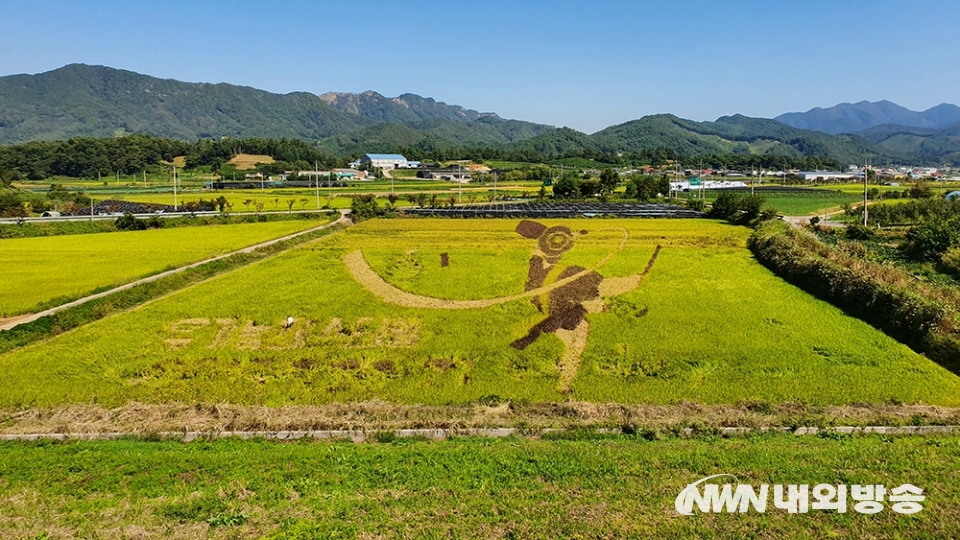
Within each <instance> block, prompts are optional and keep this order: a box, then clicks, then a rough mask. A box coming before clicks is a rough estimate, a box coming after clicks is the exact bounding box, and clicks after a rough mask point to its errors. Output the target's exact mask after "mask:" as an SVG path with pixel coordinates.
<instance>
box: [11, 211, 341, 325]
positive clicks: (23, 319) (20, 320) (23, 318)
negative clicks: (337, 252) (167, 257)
mask: <svg viewBox="0 0 960 540" xmlns="http://www.w3.org/2000/svg"><path fill="white" fill-rule="evenodd" d="M347 213H349V210H341V211H340V219H338V220H337V221H334V222H332V223H324V224H323V225H320V226H317V227H312V228H309V229H306V230H303V231H300V232H296V233H293V234H288V235H287V236H283V237H280V238H274V239H273V240H268V241H266V242H263V243H260V244H257V245H254V246H249V247H245V248H243V249H238V250H237V251H231V252H230V253H225V254H223V255H217V256H216V257H211V258H209V259H205V260H202V261H199V262H195V263H191V264H188V265H186V266H181V267H180V268H174V269H173V270H167V271H166V272H161V273H159V274H155V275H152V276H150V277H145V278H143V279H138V280H136V281H132V282H130V283H127V284H126V285H121V286H119V287H114V288H113V289H110V290H108V291H103V292H100V293H97V294H91V295H90V296H84V297H83V298H80V299H78V300H74V301H73V302H69V303H66V304H62V305H59V306H56V307H53V308H50V309H47V310H44V311H41V312H39V313H31V314H27V315H17V316H15V317H10V318H7V319H0V331H3V330H10V329H12V328H15V327H17V326H19V325H21V324H26V323H29V322H33V321H35V320H37V319H39V318H40V317H46V316H47V315H53V314H55V313H59V312H61V311H63V310H65V309H70V308H72V307H74V306H79V305H81V304H85V303H87V302H89V301H91V300H96V299H97V298H103V297H104V296H107V295H110V294H113V293H115V292H120V291H125V290H127V289H130V288H133V287H136V286H137V285H141V284H143V283H150V282H151V281H156V280H158V279H161V278H165V277H167V276H171V275H173V274H177V273H179V272H183V271H185V270H189V269H190V268H195V267H197V266H200V265H203V264H206V263H208V262H211V261H216V260H219V259H225V258H227V257H230V256H233V255H236V254H238V253H250V252H253V251H255V250H257V249H260V248H262V247H266V246H271V245H273V244H276V243H277V242H283V241H284V240H289V239H291V238H296V237H298V236H302V235H304V234H307V233H311V232H313V231H319V230H322V229H326V228H328V227H333V226H334V225H345V226H346V225H350V224H351V223H352V222H351V221H350V220H349V219H348V218H347ZM87 219H89V217H88V218H87Z"/></svg>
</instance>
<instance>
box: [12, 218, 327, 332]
mask: <svg viewBox="0 0 960 540" xmlns="http://www.w3.org/2000/svg"><path fill="white" fill-rule="evenodd" d="M318 224H319V223H317V222H316V221H312V220H295V221H278V222H269V223H250V224H238V225H211V226H206V227H183V228H174V229H151V230H146V231H134V232H112V233H96V234H82V235H64V236H51V237H41V238H16V239H5V240H0V259H2V260H3V261H4V264H2V265H0V283H3V284H4V285H3V287H0V315H11V314H16V313H23V312H30V311H33V309H34V308H36V307H37V306H38V305H40V304H46V305H55V304H59V303H62V302H60V301H59V300H62V299H64V298H76V297H79V296H82V295H85V294H87V293H90V292H92V291H94V290H97V289H103V288H109V287H111V286H115V285H120V284H123V283H126V282H129V281H133V280H135V279H137V278H140V277H144V276H147V275H150V274H155V273H157V272H160V271H162V270H165V269H169V268H174V267H177V266H182V265H184V264H187V263H191V262H195V261H199V260H203V259H206V258H208V257H212V256H215V255H219V254H223V253H227V252H230V251H234V250H236V249H240V248H243V247H246V246H250V245H254V244H257V243H259V242H263V241H266V240H269V239H271V238H278V237H281V236H284V235H287V234H290V233H294V232H296V231H299V230H303V229H307V228H310V227H315V226H317V225H318Z"/></svg>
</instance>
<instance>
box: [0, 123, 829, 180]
mask: <svg viewBox="0 0 960 540" xmlns="http://www.w3.org/2000/svg"><path fill="white" fill-rule="evenodd" d="M394 151H397V152H400V153H402V154H404V155H405V156H407V158H409V159H413V160H420V161H449V160H454V159H471V160H474V161H477V162H483V161H488V160H502V161H516V162H522V163H531V164H539V163H544V162H564V161H565V160H566V161H568V162H577V163H593V164H598V165H599V164H607V165H609V166H611V167H612V166H617V167H621V168H624V167H633V166H641V165H651V166H655V167H658V166H662V165H666V164H673V163H679V164H680V165H681V166H682V167H685V168H690V167H697V166H699V165H701V164H702V165H703V166H704V167H710V168H715V169H723V168H728V169H736V170H750V169H756V168H764V169H768V170H779V169H804V170H815V169H838V168H840V166H841V164H840V163H839V162H838V161H836V160H833V159H830V158H823V157H818V156H811V157H806V158H792V157H788V156H774V155H755V154H751V155H736V154H728V155H709V156H697V157H689V156H682V155H680V154H678V153H677V152H676V151H674V150H672V149H670V148H668V147H659V148H655V149H650V150H642V151H639V152H631V153H627V154H622V155H621V154H614V153H610V152H605V151H599V150H591V149H589V148H583V147H582V146H578V145H576V144H568V145H565V146H564V145H558V146H557V147H552V146H548V147H543V148H541V147H537V146H530V147H522V146H521V147H500V148H484V147H474V148H471V147H449V148H443V147H437V146H433V145H431V146H430V147H427V148H421V147H417V146H414V147H404V148H396V149H394ZM238 153H248V154H259V155H267V156H270V157H272V158H273V159H274V160H276V163H274V164H262V165H260V166H259V169H261V172H264V173H265V174H275V173H277V172H282V171H284V170H310V169H313V168H314V167H319V168H321V169H329V168H331V167H336V166H343V165H344V164H345V163H346V162H347V160H348V159H349V158H347V157H337V156H334V155H332V154H331V153H330V151H328V150H325V149H323V148H321V147H319V146H317V145H314V144H311V143H308V142H305V141H302V140H297V139H260V138H251V139H223V140H217V141H214V140H208V139H201V140H198V141H196V142H193V143H187V142H183V141H177V140H172V139H164V138H159V137H151V136H149V135H129V136H126V137H117V138H109V139H94V138H86V137H77V138H72V139H69V140H65V141H48V142H30V143H26V144H19V145H12V146H3V147H0V181H3V182H6V183H9V182H11V181H14V180H20V179H30V180H42V179H44V178H47V177H50V176H54V175H62V176H70V177H78V178H82V177H85V178H96V177H97V175H98V174H99V175H111V174H114V173H116V172H118V171H119V172H120V173H122V174H125V175H130V174H135V173H138V172H140V171H144V170H147V171H150V170H153V168H158V167H161V166H162V164H161V163H162V162H170V161H172V160H173V158H174V157H177V156H186V166H187V168H196V167H205V166H206V167H209V168H210V170H211V171H212V172H222V173H227V174H229V173H230V172H232V171H231V169H230V167H229V166H228V165H227V162H228V161H229V160H230V159H231V158H232V157H233V156H234V155H236V154H238ZM356 157H359V156H357V155H353V156H350V158H356ZM524 174H526V175H527V178H526V179H530V175H533V176H536V177H537V178H546V177H547V175H548V174H549V170H547V169H546V168H545V167H541V168H531V169H529V170H528V171H526V172H525V173H524ZM586 187H587V188H590V186H586Z"/></svg>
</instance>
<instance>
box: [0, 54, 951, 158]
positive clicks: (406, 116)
mask: <svg viewBox="0 0 960 540" xmlns="http://www.w3.org/2000/svg"><path fill="white" fill-rule="evenodd" d="M881 103H884V102H881ZM887 103H888V102H887ZM888 105H889V106H888ZM888 105H881V106H880V107H879V108H880V109H883V110H886V111H888V113H889V114H888V116H891V115H893V112H896V111H897V110H898V109H897V107H898V106H896V105H893V104H889V103H888ZM891 106H892V107H891ZM834 109H835V108H834ZM900 109H902V108H900ZM954 109H957V108H956V107H954V106H946V105H944V106H940V107H939V108H936V107H935V108H934V109H931V110H930V111H933V112H930V111H927V112H925V113H924V114H927V121H929V122H941V121H944V119H946V118H950V117H951V115H953V114H954V113H955V112H957V113H958V114H957V116H958V120H960V110H958V111H954ZM903 110H906V109H903ZM822 111H828V109H823V110H822ZM890 111H893V112H890ZM907 112H910V111H907ZM798 114H799V113H798ZM898 118H899V117H898ZM133 133H143V134H148V135H154V136H159V137H167V138H172V139H179V140H184V141H194V140H197V139H201V138H209V139H219V138H222V137H234V138H291V139H300V140H304V141H309V142H310V143H314V144H319V145H320V147H321V148H323V149H325V150H326V151H328V152H330V153H332V154H333V155H337V156H342V157H346V156H351V155H352V156H356V155H359V154H362V153H366V152H393V151H398V150H405V151H406V150H409V151H411V152H413V153H414V154H418V155H433V154H435V153H437V152H448V151H449V152H453V153H454V154H456V153H458V152H459V153H462V152H461V151H460V150H458V149H464V148H472V149H498V150H504V151H516V152H519V153H520V154H522V155H525V156H530V158H531V159H533V158H534V157H536V156H540V157H544V156H552V157H558V158H559V157H563V156H579V157H588V158H600V157H602V158H603V159H612V160H616V159H617V155H618V154H620V155H622V154H626V153H631V152H649V151H658V152H659V151H660V150H663V149H669V150H671V151H673V152H676V153H679V154H681V155H687V156H697V155H709V154H754V155H766V156H785V157H822V158H831V159H835V160H838V161H840V162H844V163H860V162H862V161H863V159H864V158H865V156H885V157H886V158H889V159H893V160H897V161H902V162H905V161H910V160H913V159H921V156H922V159H925V160H937V159H939V157H940V156H944V155H946V156H951V159H953V156H956V158H957V159H958V160H960V148H958V149H955V148H954V146H953V145H954V142H953V141H954V139H953V138H950V137H952V136H950V135H939V134H928V133H912V134H908V135H909V137H914V138H913V139H910V140H909V141H907V142H903V139H904V138H905V137H906V135H903V134H897V136H896V137H892V138H891V137H886V138H883V137H880V135H879V134H875V135H876V136H875V137H874V138H871V139H869V140H868V139H866V138H863V137H859V136H856V135H846V134H841V135H828V134H825V133H822V132H819V131H811V130H806V129H800V128H796V127H791V126H790V125H787V124H785V123H782V122H779V121H776V120H770V119H764V118H749V117H746V116H742V115H733V116H724V117H721V118H718V119H717V120H716V121H715V122H694V121H691V120H685V119H683V118H678V117H676V116H674V115H670V114H659V115H651V116H645V117H643V118H640V119H637V120H632V121H629V122H625V123H623V124H619V125H616V126H611V127H608V128H606V129H604V130H601V131H599V132H597V133H594V134H592V135H587V134H585V133H581V132H579V131H576V130H573V129H569V128H559V129H558V128H553V127H551V126H546V125H542V124H535V123H531V122H525V121H522V120H506V119H503V118H501V117H499V116H498V115H496V114H495V113H489V112H488V113H484V112H479V111H476V110H473V109H468V108H465V107H462V106H459V105H448V104H446V103H443V102H440V101H436V100H434V99H432V98H424V97H421V96H418V95H416V94H402V95H400V96H397V97H393V98H390V97H385V96H383V95H381V94H379V93H377V92H374V91H367V92H363V93H360V94H351V93H341V92H327V93H325V94H323V95H319V96H318V95H315V94H312V93H308V92H293V93H290V94H282V95H281V94H274V93H270V92H266V91H263V90H258V89H255V88H250V87H245V86H236V85H231V84H226V83H220V84H209V83H186V82H181V81H176V80H172V79H159V78H156V77H150V76H147V75H141V74H138V73H135V72H132V71H126V70H120V69H114V68H109V67H104V66H88V65H84V64H71V65H68V66H64V67H62V68H60V69H56V70H53V71H49V72H46V73H40V74H37V75H11V76H6V77H0V144H11V143H19V142H26V141H34V140H57V139H67V138H70V137H77V136H86V137H115V136H123V135H128V134H133ZM916 137H926V138H927V139H929V140H926V142H925V144H922V143H924V141H919V142H918V140H917V139H916ZM936 137H947V138H946V139H943V140H940V139H935V138H936ZM957 144H958V145H960V143H957Z"/></svg>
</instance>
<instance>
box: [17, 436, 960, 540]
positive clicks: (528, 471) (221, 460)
mask: <svg viewBox="0 0 960 540" xmlns="http://www.w3.org/2000/svg"><path fill="white" fill-rule="evenodd" d="M0 455H2V456H3V459H2V460H0V478H2V479H3V481H2V482H0V536H2V537H5V538H94V537H95V538H131V537H136V538H276V539H279V538H285V539H307V538H385V539H386V538H411V539H414V538H415V539H420V538H533V539H554V538H584V539H587V538H593V539H622V538H658V539H659V538H663V539H668V538H669V539H688V538H690V539H703V538H760V539H766V538H771V539H772V538H791V539H792V538H803V539H813V538H817V539H819V538H929V539H934V538H954V537H956V531H957V530H960V511H958V509H960V472H958V471H960V438H958V437H957V436H947V435H938V436H933V437H890V436H879V435H873V436H861V437H843V436H841V437H835V438H821V437H796V436H794V435H776V436H756V437H750V438H732V439H722V438H716V437H712V438H697V439H674V438H668V439H666V440H659V441H647V440H645V439H644V438H643V437H640V436H623V435H621V436H606V437H600V436H592V437H591V436H587V435H581V436H580V437H579V438H573V439H560V438H552V439H545V440H529V439H527V440H524V439H518V438H508V439H502V440H491V439H482V438H469V439H454V440H449V441H439V442H437V441H422V440H421V441H417V440H401V439H397V440H395V441H394V442H391V443H371V444H350V443H349V442H318V443H312V444H283V443H276V442H263V441H238V440H221V441H216V442H205V441H197V442H193V443H189V444H184V443H180V442H144V441H136V440H118V441H103V442H72V443H50V442H49V441H41V442H32V443H15V442H0ZM715 474H727V475H731V476H732V478H731V477H727V478H719V479H715V480H712V481H711V482H709V483H714V482H715V483H718V484H725V483H732V484H734V485H736V484H737V483H743V484H747V485H751V486H753V487H754V489H757V490H758V491H759V489H760V485H762V484H772V485H776V484H781V485H789V484H794V485H796V484H806V485H809V486H810V490H811V491H813V488H814V486H815V485H818V484H821V483H823V484H833V485H834V486H836V485H839V484H843V485H846V486H847V487H848V490H849V489H850V488H849V486H851V485H854V484H859V485H878V484H879V485H883V486H885V487H886V489H887V492H888V497H889V492H890V490H892V489H893V488H896V487H898V486H901V485H903V484H912V485H914V486H916V487H919V488H920V489H923V495H924V496H925V499H924V501H923V502H922V510H921V511H920V512H919V513H917V514H914V515H903V514H898V513H897V512H895V511H894V510H893V509H892V505H893V504H894V502H892V501H890V500H889V499H888V498H887V499H886V500H884V501H883V502H882V507H883V509H882V511H881V512H880V513H878V514H874V515H865V514H861V513H859V512H857V511H856V510H855V509H854V504H855V503H856V502H857V501H854V500H853V499H852V498H850V496H849V495H847V496H845V498H846V500H847V501H848V502H847V508H846V512H844V513H840V512H837V511H836V510H822V509H816V508H810V509H809V511H808V512H807V513H800V514H796V513H794V514H790V513H788V512H787V511H786V510H785V509H781V508H776V507H775V506H774V503H773V500H774V494H773V491H774V490H773V488H769V491H770V493H769V495H768V498H767V499H766V501H767V506H766V511H765V512H763V513H760V512H757V511H756V509H755V508H751V509H750V511H749V512H746V513H742V514H736V513H722V514H712V513H709V512H701V511H700V510H699V509H696V508H695V509H694V512H695V514H696V515H692V516H683V515H680V514H678V513H677V511H676V509H675V499H676V497H677V496H678V494H680V492H681V491H682V490H683V489H684V488H685V487H686V486H687V485H688V484H691V483H693V482H696V481H698V480H700V479H702V478H704V477H707V476H711V475H715ZM848 493H849V492H848ZM810 502H811V503H815V502H816V501H815V499H813V497H812V493H811V497H810Z"/></svg>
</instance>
